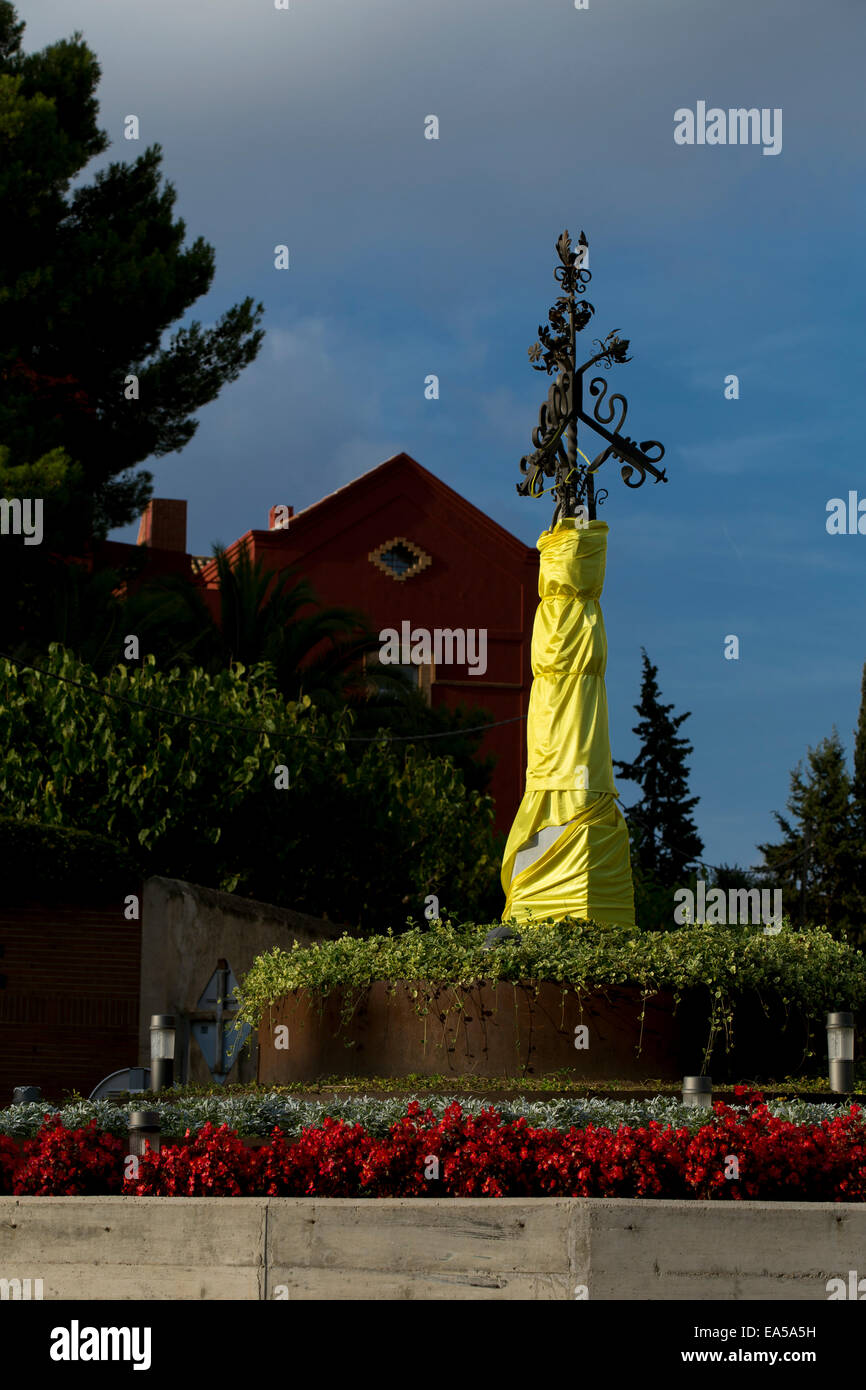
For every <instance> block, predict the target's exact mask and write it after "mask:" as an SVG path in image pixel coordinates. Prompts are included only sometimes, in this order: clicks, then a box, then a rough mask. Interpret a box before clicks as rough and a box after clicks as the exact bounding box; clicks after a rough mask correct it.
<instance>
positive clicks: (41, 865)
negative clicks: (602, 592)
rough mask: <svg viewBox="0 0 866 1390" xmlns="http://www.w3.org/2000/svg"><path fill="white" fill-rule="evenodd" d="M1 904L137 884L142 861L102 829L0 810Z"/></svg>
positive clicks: (100, 894) (80, 897)
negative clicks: (68, 825)
mask: <svg viewBox="0 0 866 1390" xmlns="http://www.w3.org/2000/svg"><path fill="white" fill-rule="evenodd" d="M0 865H2V868H3V902H4V905H7V906H8V905H9V904H14V903H24V902H28V901H38V902H46V901H51V902H60V901H62V902H79V901H84V900H88V901H95V900H97V899H102V898H108V897H112V896H113V895H115V894H118V893H123V894H125V893H131V892H134V891H135V890H136V887H137V885H138V880H139V878H140V877H141V865H140V864H139V863H138V862H137V861H136V859H135V856H134V855H132V854H131V853H130V852H129V850H127V849H125V848H122V847H120V846H118V845H116V844H114V843H113V841H111V840H109V839H106V838H105V837H104V836H102V835H92V834H90V833H89V832H88V831H86V830H73V829H69V828H66V827H64V826H58V825H42V824H41V823H40V822H39V821H35V820H31V821H20V820H13V819H11V818H10V817H7V816H0Z"/></svg>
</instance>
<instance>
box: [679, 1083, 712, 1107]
mask: <svg viewBox="0 0 866 1390" xmlns="http://www.w3.org/2000/svg"><path fill="white" fill-rule="evenodd" d="M683 1105H688V1106H691V1107H692V1109H694V1110H699V1109H703V1110H711V1109H712V1105H713V1078H712V1077H711V1076H684V1077H683Z"/></svg>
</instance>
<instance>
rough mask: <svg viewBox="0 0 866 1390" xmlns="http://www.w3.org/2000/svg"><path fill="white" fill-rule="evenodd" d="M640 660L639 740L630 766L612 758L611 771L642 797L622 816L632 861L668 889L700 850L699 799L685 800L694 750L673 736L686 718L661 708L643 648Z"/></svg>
mask: <svg viewBox="0 0 866 1390" xmlns="http://www.w3.org/2000/svg"><path fill="white" fill-rule="evenodd" d="M642 656H643V677H642V680H641V694H640V702H639V704H637V705H635V710H636V711H637V713H638V715H639V716H640V718H639V721H638V723H637V724H636V725H635V727H634V728H633V730H632V733H634V734H636V735H637V737H638V738H639V739H640V751H639V752H638V755H637V757H636V758H635V759H634V760H633V761H632V762H620V761H618V760H617V759H614V767H615V768H616V769H617V771H618V773H619V775H620V776H621V777H624V778H625V779H626V780H627V781H629V782H636V783H637V784H638V786H639V787H640V789H641V792H642V796H641V799H640V801H639V802H638V804H637V805H636V806H635V807H634V808H633V809H632V810H631V811H630V812H629V813H628V815H627V817H626V819H627V820H628V821H629V826H630V829H632V830H633V831H635V832H637V833H635V834H634V835H633V847H632V853H633V858H634V859H635V862H636V863H637V865H639V867H640V871H641V874H642V875H643V876H644V877H645V878H649V879H650V880H652V881H654V882H655V883H657V884H659V885H660V886H661V887H663V888H673V887H675V886H676V885H677V884H678V883H679V881H680V880H681V879H682V878H683V876H684V875H685V874H687V873H688V870H689V868H690V867H691V866H693V865H694V863H695V861H696V860H697V858H698V856H699V855H700V854H701V852H702V851H703V848H704V844H703V840H702V839H701V837H700V835H699V834H698V830H697V826H696V825H695V823H694V821H693V819H692V814H691V813H692V811H693V810H694V808H695V806H697V804H698V801H699V799H700V798H699V797H696V796H693V797H689V796H688V779H689V771H688V768H687V767H686V758H687V757H688V756H689V754H690V753H692V752H693V749H692V745H691V744H690V743H689V741H688V739H685V738H680V737H678V736H677V730H678V729H679V727H680V725H681V724H683V723H684V722H685V720H686V719H688V718H689V717H690V713H689V712H686V713H685V714H678V715H676V716H672V715H671V711H672V709H673V708H674V707H673V705H672V704H671V705H663V704H662V703H661V698H660V696H661V692H660V690H659V686H658V681H657V679H656V677H657V676H658V667H657V666H653V664H652V663H651V661H650V659H649V657H648V656H647V654H646V651H644V650H643V649H642Z"/></svg>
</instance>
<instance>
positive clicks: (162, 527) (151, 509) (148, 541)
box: [138, 497, 186, 555]
mask: <svg viewBox="0 0 866 1390" xmlns="http://www.w3.org/2000/svg"><path fill="white" fill-rule="evenodd" d="M138 544H139V545H147V546H150V547H151V549H153V550H176V551H179V552H180V553H181V554H182V555H185V554H186V502H185V501H183V502H182V501H180V500H179V499H178V498H175V497H154V498H152V499H151V500H150V502H148V504H147V509H146V511H144V512H142V514H141V520H140V522H139V523H138Z"/></svg>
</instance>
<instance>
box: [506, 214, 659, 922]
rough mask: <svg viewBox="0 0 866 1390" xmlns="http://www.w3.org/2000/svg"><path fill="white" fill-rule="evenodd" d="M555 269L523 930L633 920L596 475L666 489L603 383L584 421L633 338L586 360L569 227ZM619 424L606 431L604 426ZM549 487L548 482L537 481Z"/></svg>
mask: <svg viewBox="0 0 866 1390" xmlns="http://www.w3.org/2000/svg"><path fill="white" fill-rule="evenodd" d="M556 251H557V254H558V256H559V261H560V264H559V265H558V266H557V267H556V269H555V270H554V276H555V278H556V280H557V281H558V283H559V285H560V287H561V289H562V294H561V295H560V297H559V298H558V299H557V300H556V302H555V303H554V305H553V307H552V308H551V309H550V310H549V312H548V320H549V324H548V325H545V326H544V327H539V330H538V341H537V342H535V343H534V344H533V346H532V347H531V348H530V349H529V359H530V362H531V363H532V366H533V367H534V369H535V370H536V371H543V372H546V373H547V374H548V375H549V376H553V375H554V373H555V376H554V380H553V383H552V384H551V387H550V390H549V392H548V395H547V400H546V401H545V402H544V403H543V405H542V407H541V410H540V412H539V416H538V424H537V426H536V428H535V430H534V431H533V434H532V443H533V444H534V446H535V449H534V452H533V453H531V454H529V455H525V456H524V457H523V458H522V459H521V460H520V468H521V471H522V473H523V474H524V479H523V481H522V482H520V483H518V484H517V491H518V492H519V493H520V494H521V495H522V496H524V497H541V496H542V495H543V494H544V493H546V492H552V494H553V497H554V500H555V503H556V506H555V510H554V513H553V521H552V524H551V528H550V530H549V531H544V532H543V533H542V535H541V536H540V537H539V540H538V549H539V551H540V553H541V566H540V573H539V581H538V593H539V605H538V608H537V610H536V614H535V623H534V626H533V631H532V675H533V682H532V690H531V694H530V700H529V716H528V720H527V733H526V742H527V767H526V789H525V792H524V796H523V800H522V801H521V803H520V806H519V808H518V811H517V815H516V817H515V819H514V824H513V826H512V828H511V833H510V835H509V837H508V841H507V843H506V846H505V852H504V855H503V861H502V887H503V890H504V892H505V910H504V912H503V914H502V917H503V921H510V920H516V921H517V922H519V923H521V924H527V925H531V924H532V923H533V922H535V923H538V922H540V921H543V920H544V919H546V918H550V917H553V918H554V919H555V920H557V921H558V920H561V919H562V918H564V917H577V918H584V919H591V920H594V921H596V922H599V923H616V924H619V925H627V926H634V890H633V887H632V879H631V864H630V860H629V838H628V828H627V826H626V823H625V820H624V818H623V815H622V812H621V810H620V809H619V806H618V804H617V801H618V792H617V790H616V788H615V786H614V782H613V766H612V763H611V754H610V739H609V735H608V717H607V694H606V690H605V680H604V678H605V668H606V665H607V637H606V635H605V629H604V619H603V617H602V613H601V606H600V600H601V591H602V587H603V584H604V571H605V559H606V554H607V537H608V526H607V523H606V522H604V521H599V520H598V519H597V517H596V509H597V508H598V507H599V506H600V505H601V504H602V502H603V501H604V500H605V498H606V497H607V495H608V493H607V489H606V488H601V489H599V490H598V491H596V475H597V473H598V471H599V469H600V468H601V466H602V464H603V463H604V462H605V461H606V460H607V459H608V458H610V457H611V456H613V458H615V459H618V460H619V462H620V463H621V465H622V467H621V470H620V472H621V476H622V480H623V482H624V483H625V484H626V486H627V487H630V488H638V487H641V486H642V485H643V483H644V482H645V481H646V478H647V474H650V475H651V476H652V477H653V478H654V479H655V481H656V482H657V483H660V482H667V477H666V474H665V473H664V471H663V470H660V469H659V468H657V467H656V465H657V464H658V463H659V462H660V461H661V459H662V458H663V456H664V448H663V446H662V445H661V444H659V443H658V441H656V440H646V441H644V442H643V443H641V444H636V443H635V442H634V440H632V439H630V438H629V437H628V436H624V435H622V434H620V433H619V431H620V430H621V428H622V426H623V424H624V422H625V418H626V414H627V411H628V404H627V402H626V399H625V397H624V396H622V395H621V394H619V393H614V394H613V395H610V396H608V390H607V387H608V383H607V382H606V381H605V379H604V377H601V376H596V377H593V378H592V379H591V380H590V381H589V384H588V389H589V395H590V396H591V397H592V398H593V399H594V407H593V413H592V415H588V414H587V413H586V411H585V409H584V378H585V376H586V374H587V372H588V371H589V370H590V368H591V367H594V366H596V365H597V364H599V363H601V364H602V365H603V366H604V368H605V370H610V368H611V367H612V366H613V365H614V364H615V363H616V364H619V363H623V362H628V361H630V360H631V359H630V358H629V357H628V355H627V354H628V347H629V343H628V339H624V338H620V337H619V336H618V331H617V330H614V331H613V332H611V333H609V334H608V335H607V337H606V338H605V339H604V340H603V341H601V340H599V339H596V340H595V342H594V347H595V348H596V349H597V351H596V352H595V353H594V354H593V356H591V357H590V358H589V359H588V360H587V361H586V362H584V363H583V365H582V366H578V365H577V348H576V337H577V334H578V333H580V332H582V331H583V329H584V328H586V326H587V324H588V323H589V322H590V320H591V318H592V316H593V314H594V313H595V310H594V308H593V305H592V304H590V303H588V301H587V300H586V299H582V298H578V296H579V295H580V294H582V292H583V291H584V290H585V288H586V286H587V284H588V283H589V281H590V279H591V274H590V271H589V268H588V259H589V247H588V244H587V240H586V237H585V236H584V234H583V232H581V234H580V239H579V242H578V245H577V247H576V248H574V247H573V246H572V243H571V237H570V236H569V234H568V232H567V231H565V232H563V233H562V235H561V236H560V237H559V240H558V241H557V243H556ZM579 424H583V425H586V426H588V427H589V428H590V429H591V430H593V431H594V433H596V434H597V435H599V436H600V437H601V438H602V439H603V440H604V441H605V447H604V448H603V449H602V450H601V452H600V453H598V454H597V455H596V456H595V458H593V459H592V460H590V459H589V458H587V456H586V454H585V453H583V451H582V450H581V449H580V448H579V447H578V425H579ZM608 426H613V428H608ZM545 478H550V479H553V483H552V486H550V487H545V486H544V479H545Z"/></svg>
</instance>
